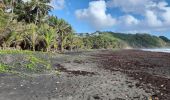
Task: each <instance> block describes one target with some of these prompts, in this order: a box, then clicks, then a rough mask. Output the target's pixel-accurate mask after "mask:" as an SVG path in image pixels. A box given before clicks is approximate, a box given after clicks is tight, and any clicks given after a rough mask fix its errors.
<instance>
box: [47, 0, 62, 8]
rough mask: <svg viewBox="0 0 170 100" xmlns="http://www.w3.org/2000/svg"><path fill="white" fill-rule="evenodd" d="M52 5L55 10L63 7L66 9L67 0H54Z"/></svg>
mask: <svg viewBox="0 0 170 100" xmlns="http://www.w3.org/2000/svg"><path fill="white" fill-rule="evenodd" d="M50 5H51V6H52V7H53V8H54V9H55V10H61V9H64V7H65V0H52V1H51V3H50Z"/></svg>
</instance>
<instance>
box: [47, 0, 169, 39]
mask: <svg viewBox="0 0 170 100" xmlns="http://www.w3.org/2000/svg"><path fill="white" fill-rule="evenodd" d="M51 5H52V6H53V7H54V9H53V10H52V11H51V12H50V14H51V15H56V16H57V17H58V18H63V19H65V20H66V21H68V22H69V23H70V24H71V25H72V26H73V28H74V30H75V31H76V32H78V33H80V32H95V31H97V30H99V31H113V32H125V33H151V34H154V35H164V36H168V37H169V38H170V28H169V27H170V0H53V1H52V3H51Z"/></svg>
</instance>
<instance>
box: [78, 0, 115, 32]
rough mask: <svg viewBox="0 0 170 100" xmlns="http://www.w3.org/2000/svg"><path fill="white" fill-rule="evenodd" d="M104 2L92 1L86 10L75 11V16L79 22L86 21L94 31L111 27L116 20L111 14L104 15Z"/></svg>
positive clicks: (102, 0)
mask: <svg viewBox="0 0 170 100" xmlns="http://www.w3.org/2000/svg"><path fill="white" fill-rule="evenodd" d="M106 10H107V8H106V2H105V1H104V0H100V1H92V2H90V3H89V7H88V8H86V9H79V10H76V12H75V15H76V17H77V18H78V19H80V20H86V21H87V22H88V23H90V24H91V25H92V26H93V27H94V28H95V29H103V28H107V27H111V26H113V25H114V24H115V23H116V20H115V19H114V18H113V17H112V16H111V14H107V13H106Z"/></svg>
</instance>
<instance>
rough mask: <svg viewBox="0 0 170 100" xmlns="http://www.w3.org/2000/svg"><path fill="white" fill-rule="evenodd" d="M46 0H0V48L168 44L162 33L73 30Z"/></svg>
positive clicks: (75, 47)
mask: <svg viewBox="0 0 170 100" xmlns="http://www.w3.org/2000/svg"><path fill="white" fill-rule="evenodd" d="M50 1H51V0H30V1H28V2H23V1H22V0H3V1H1V2H0V48H1V49H5V50H6V49H9V48H10V49H11V48H12V49H17V50H32V51H45V52H51V51H52V52H64V51H65V50H78V49H102V48H104V49H112V48H128V47H130V48H154V47H163V46H168V45H170V40H169V39H167V38H166V37H163V36H160V37H156V36H151V35H149V34H122V33H113V32H99V31H98V32H95V33H92V34H80V35H79V34H75V32H74V30H73V28H72V26H71V25H70V24H69V23H67V22H66V21H65V20H63V19H59V18H57V17H56V16H51V15H49V12H50V11H51V9H53V8H52V7H51V6H50V5H49V3H50ZM19 52H20V51H19ZM29 67H31V65H29Z"/></svg>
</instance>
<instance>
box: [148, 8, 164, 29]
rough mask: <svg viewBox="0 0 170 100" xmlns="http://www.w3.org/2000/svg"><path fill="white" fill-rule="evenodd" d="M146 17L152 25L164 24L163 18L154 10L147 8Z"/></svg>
mask: <svg viewBox="0 0 170 100" xmlns="http://www.w3.org/2000/svg"><path fill="white" fill-rule="evenodd" d="M145 17H146V23H147V25H149V26H150V27H159V26H162V22H161V20H159V19H158V17H157V15H156V14H155V13H154V12H153V11H150V10H147V11H146V14H145Z"/></svg>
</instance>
